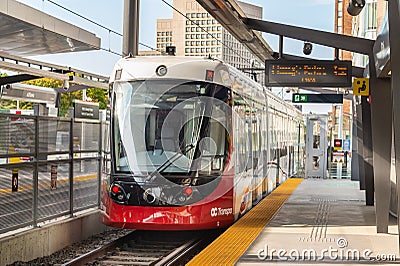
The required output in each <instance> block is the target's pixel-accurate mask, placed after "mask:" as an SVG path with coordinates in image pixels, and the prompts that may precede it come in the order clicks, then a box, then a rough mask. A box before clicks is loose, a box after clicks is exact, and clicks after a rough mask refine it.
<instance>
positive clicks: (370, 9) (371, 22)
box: [367, 2, 376, 30]
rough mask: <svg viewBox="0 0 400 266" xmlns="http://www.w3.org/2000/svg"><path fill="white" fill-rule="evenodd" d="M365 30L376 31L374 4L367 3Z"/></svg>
mask: <svg viewBox="0 0 400 266" xmlns="http://www.w3.org/2000/svg"><path fill="white" fill-rule="evenodd" d="M367 27H368V28H367V29H368V30H375V29H376V2H372V3H367Z"/></svg>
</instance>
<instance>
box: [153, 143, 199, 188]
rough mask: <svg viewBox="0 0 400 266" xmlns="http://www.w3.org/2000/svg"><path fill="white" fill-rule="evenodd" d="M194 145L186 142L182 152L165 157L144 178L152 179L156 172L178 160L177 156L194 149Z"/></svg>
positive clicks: (163, 169)
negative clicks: (160, 163)
mask: <svg viewBox="0 0 400 266" xmlns="http://www.w3.org/2000/svg"><path fill="white" fill-rule="evenodd" d="M194 147H196V146H195V145H193V144H188V145H187V146H186V147H185V148H184V151H183V152H178V153H175V154H174V155H173V156H172V157H171V158H167V160H166V161H165V162H164V163H163V164H162V165H160V166H159V167H157V169H155V170H154V171H153V172H151V173H150V174H149V175H148V176H147V177H146V180H148V181H150V180H152V179H153V178H154V177H155V176H156V174H157V173H159V174H161V173H162V172H164V171H165V170H166V169H167V168H168V167H170V166H171V164H173V163H174V162H175V161H176V160H178V159H179V158H181V157H182V155H186V153H187V152H188V151H190V150H192V149H194Z"/></svg>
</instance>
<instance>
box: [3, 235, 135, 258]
mask: <svg viewBox="0 0 400 266" xmlns="http://www.w3.org/2000/svg"><path fill="white" fill-rule="evenodd" d="M130 232H132V230H126V229H110V230H108V231H106V232H104V233H101V234H97V235H94V236H92V237H90V238H88V239H86V240H83V241H81V242H79V243H75V244H73V245H71V246H69V247H66V248H64V249H62V250H60V251H57V252H55V253H53V254H51V255H49V256H46V257H43V258H37V259H35V260H32V261H29V262H20V261H18V262H14V263H13V264H10V265H11V266H28V265H29V266H31V265H32V266H33V265H35V266H36V265H43V266H44V265H46V266H47V265H61V264H63V263H66V262H68V261H70V260H72V259H74V258H76V257H78V256H80V255H82V254H85V253H87V252H89V251H91V250H93V249H95V248H98V247H101V246H103V245H105V244H108V243H110V242H112V241H114V240H115V239H118V238H120V237H122V236H124V235H126V234H128V233H130Z"/></svg>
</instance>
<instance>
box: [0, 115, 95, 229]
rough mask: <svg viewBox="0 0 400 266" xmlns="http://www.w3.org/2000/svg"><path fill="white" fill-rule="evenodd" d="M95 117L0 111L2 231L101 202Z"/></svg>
mask: <svg viewBox="0 0 400 266" xmlns="http://www.w3.org/2000/svg"><path fill="white" fill-rule="evenodd" d="M101 146H102V130H101V123H100V122H99V121H90V120H79V121H78V120H76V119H75V120H74V119H69V118H57V117H44V116H27V115H15V114H6V113H0V233H4V232H6V231H10V230H14V229H18V228H21V227H25V226H36V225H37V224H38V223H40V222H43V221H46V220H49V219H53V218H57V217H61V216H72V215H73V214H74V213H75V212H77V211H81V210H84V209H87V208H93V207H98V206H99V201H100V199H99V190H100V185H99V184H100V182H99V180H100V171H101V169H100V167H101V166H100V165H101V161H100V158H101V156H100V151H101Z"/></svg>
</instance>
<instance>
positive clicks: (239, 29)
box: [197, 0, 273, 62]
mask: <svg viewBox="0 0 400 266" xmlns="http://www.w3.org/2000/svg"><path fill="white" fill-rule="evenodd" d="M197 2H198V3H199V4H200V5H201V6H202V7H203V8H204V9H205V10H206V11H207V12H208V13H210V15H211V16H213V17H214V18H215V19H216V20H217V21H218V22H219V23H220V24H221V25H222V26H223V27H224V28H225V29H226V30H227V31H228V32H229V33H230V34H231V35H232V36H233V37H235V38H236V39H237V40H238V41H239V42H241V43H242V44H243V45H244V46H246V47H247V48H248V49H249V50H250V51H251V52H252V53H253V54H254V56H255V57H257V58H258V59H260V60H261V61H262V62H264V61H265V60H266V59H273V56H272V55H273V51H272V49H271V47H270V46H269V45H268V43H267V42H266V41H265V40H264V38H263V37H262V36H261V34H260V33H259V32H256V31H253V30H251V29H249V28H248V27H247V26H246V25H245V23H243V18H247V16H246V14H245V13H244V11H243V10H242V9H241V8H240V7H239V5H238V4H237V3H236V1H235V0H197Z"/></svg>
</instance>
